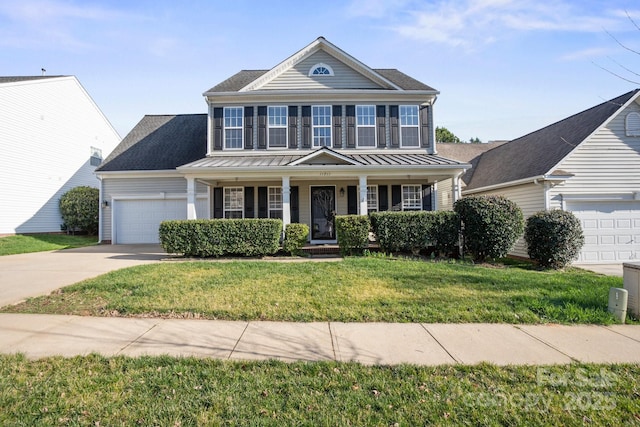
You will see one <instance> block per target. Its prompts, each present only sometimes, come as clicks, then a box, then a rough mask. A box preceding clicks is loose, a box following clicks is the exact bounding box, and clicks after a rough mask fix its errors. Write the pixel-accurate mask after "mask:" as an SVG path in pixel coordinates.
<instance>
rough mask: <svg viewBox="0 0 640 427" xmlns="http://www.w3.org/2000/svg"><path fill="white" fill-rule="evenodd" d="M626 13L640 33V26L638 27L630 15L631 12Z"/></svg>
mask: <svg viewBox="0 0 640 427" xmlns="http://www.w3.org/2000/svg"><path fill="white" fill-rule="evenodd" d="M624 13H626V14H627V18H629V21H631V23H632V24H633V25H634V26H635V27H636V28H637V29H638V31H640V26H638V24H637V23H636V21H634V20H633V18H632V17H631V15H629V12H628V11H626V10H625V11H624Z"/></svg>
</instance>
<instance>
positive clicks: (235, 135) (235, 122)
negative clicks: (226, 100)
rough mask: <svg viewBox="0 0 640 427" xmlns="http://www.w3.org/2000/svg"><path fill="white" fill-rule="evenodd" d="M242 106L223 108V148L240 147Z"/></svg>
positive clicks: (234, 148) (232, 148)
mask: <svg viewBox="0 0 640 427" xmlns="http://www.w3.org/2000/svg"><path fill="white" fill-rule="evenodd" d="M243 110H244V108H242V107H225V108H224V148H225V149H228V150H237V149H242V115H243Z"/></svg>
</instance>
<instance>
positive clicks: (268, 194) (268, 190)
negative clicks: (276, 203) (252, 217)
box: [267, 185, 284, 219]
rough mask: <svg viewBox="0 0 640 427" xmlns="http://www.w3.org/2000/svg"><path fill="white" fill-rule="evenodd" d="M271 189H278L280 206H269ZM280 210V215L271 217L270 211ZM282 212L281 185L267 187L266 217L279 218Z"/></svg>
mask: <svg viewBox="0 0 640 427" xmlns="http://www.w3.org/2000/svg"><path fill="white" fill-rule="evenodd" d="M271 190H280V207H279V208H273V209H272V208H271ZM277 211H280V216H277V217H272V216H271V212H277ZM283 213H284V202H283V199H282V187H280V186H277V185H273V186H269V187H267V218H272V219H273V218H279V219H282V215H283Z"/></svg>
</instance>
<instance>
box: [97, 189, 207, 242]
mask: <svg viewBox="0 0 640 427" xmlns="http://www.w3.org/2000/svg"><path fill="white" fill-rule="evenodd" d="M102 185H103V195H102V198H103V200H107V201H109V202H111V201H112V200H113V198H116V199H118V198H123V197H126V198H135V197H136V196H139V197H140V198H152V197H157V198H159V199H160V198H162V197H172V196H177V195H180V196H182V195H184V197H185V198H186V194H187V180H186V179H185V178H182V177H175V178H104V179H103V180H102ZM161 193H164V195H163V194H161ZM196 194H197V197H198V201H197V204H196V207H197V210H196V215H197V217H198V218H206V217H207V216H208V215H207V213H208V212H206V209H205V208H206V205H205V204H203V203H202V202H201V200H202V197H203V196H206V195H207V194H208V189H207V186H206V185H204V184H201V183H196ZM185 203H186V201H185ZM185 206H186V204H185ZM112 211H113V209H112V205H111V204H110V205H109V206H108V207H105V208H102V240H112V235H111V234H112V230H111V223H112V218H111V215H112ZM185 216H186V207H185Z"/></svg>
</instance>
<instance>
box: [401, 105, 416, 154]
mask: <svg viewBox="0 0 640 427" xmlns="http://www.w3.org/2000/svg"><path fill="white" fill-rule="evenodd" d="M403 107H415V109H416V116H415V117H416V124H415V125H403V124H402V108H403ZM398 127H399V133H400V135H399V136H400V148H414V149H415V148H420V106H419V105H415V104H407V105H400V106H398ZM405 128H415V129H416V133H417V140H418V143H417V144H416V145H409V146H405V144H404V140H403V137H402V129H405Z"/></svg>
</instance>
